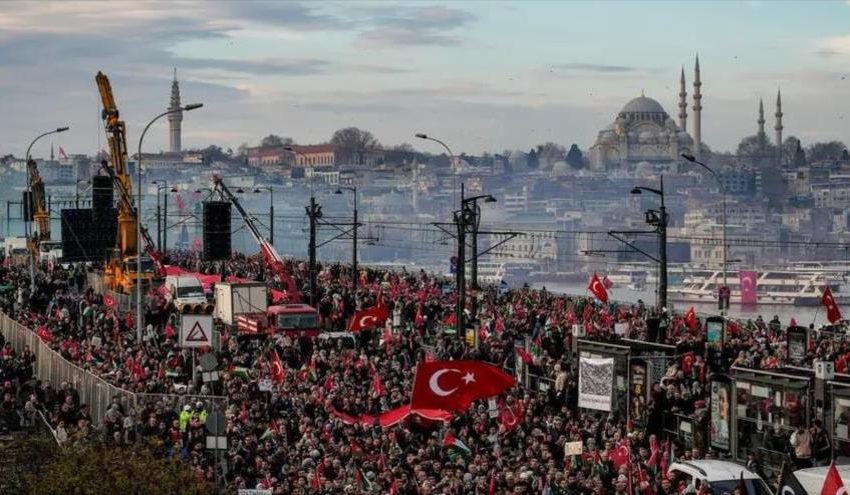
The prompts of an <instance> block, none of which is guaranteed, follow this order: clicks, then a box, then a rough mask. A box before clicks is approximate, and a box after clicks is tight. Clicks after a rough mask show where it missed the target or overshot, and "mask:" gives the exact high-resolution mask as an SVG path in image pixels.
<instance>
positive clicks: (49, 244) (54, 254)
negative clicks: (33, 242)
mask: <svg viewBox="0 0 850 495" xmlns="http://www.w3.org/2000/svg"><path fill="white" fill-rule="evenodd" d="M38 251H39V253H38V260H39V261H40V262H42V263H46V262H48V261H52V262H54V263H58V262H59V261H62V241H42V242H40V243H39V244H38Z"/></svg>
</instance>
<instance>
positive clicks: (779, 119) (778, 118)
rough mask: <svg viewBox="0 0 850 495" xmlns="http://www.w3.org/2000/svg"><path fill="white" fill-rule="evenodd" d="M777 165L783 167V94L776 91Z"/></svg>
mask: <svg viewBox="0 0 850 495" xmlns="http://www.w3.org/2000/svg"><path fill="white" fill-rule="evenodd" d="M774 115H775V116H776V125H775V126H774V127H773V128H774V129H775V130H776V164H777V165H779V166H780V167H781V166H782V129H783V127H782V93H781V91H780V90H778V89H777V90H776V113H775V114H774Z"/></svg>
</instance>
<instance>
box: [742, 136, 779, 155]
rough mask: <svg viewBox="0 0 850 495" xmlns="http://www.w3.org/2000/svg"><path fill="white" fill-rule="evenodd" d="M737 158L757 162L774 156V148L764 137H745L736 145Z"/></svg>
mask: <svg viewBox="0 0 850 495" xmlns="http://www.w3.org/2000/svg"><path fill="white" fill-rule="evenodd" d="M737 154H738V156H739V157H741V158H749V159H751V160H753V161H759V160H762V159H765V158H770V157H774V156H776V147H775V146H774V145H773V144H772V143H771V142H770V140H768V139H767V137H766V136H764V135H758V134H755V135H752V136H747V137H745V138H744V139H742V140H741V142H740V143H738V152H737Z"/></svg>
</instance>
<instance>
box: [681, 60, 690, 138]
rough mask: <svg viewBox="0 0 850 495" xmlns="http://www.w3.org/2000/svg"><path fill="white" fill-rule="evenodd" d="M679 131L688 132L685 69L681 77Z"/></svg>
mask: <svg viewBox="0 0 850 495" xmlns="http://www.w3.org/2000/svg"><path fill="white" fill-rule="evenodd" d="M679 129H680V130H681V131H682V132H688V92H687V90H686V89H685V68H684V67H682V75H681V76H680V77H679Z"/></svg>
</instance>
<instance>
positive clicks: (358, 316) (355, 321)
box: [348, 306, 390, 332]
mask: <svg viewBox="0 0 850 495" xmlns="http://www.w3.org/2000/svg"><path fill="white" fill-rule="evenodd" d="M389 316H390V312H389V310H388V309H387V307H386V306H372V307H371V308H367V309H364V310H362V311H358V312H356V313H354V316H353V317H352V318H351V323H349V325H348V331H349V332H359V331H360V330H363V329H364V328H375V327H377V326H380V325H383V324H384V322H386V321H387V318H389Z"/></svg>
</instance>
